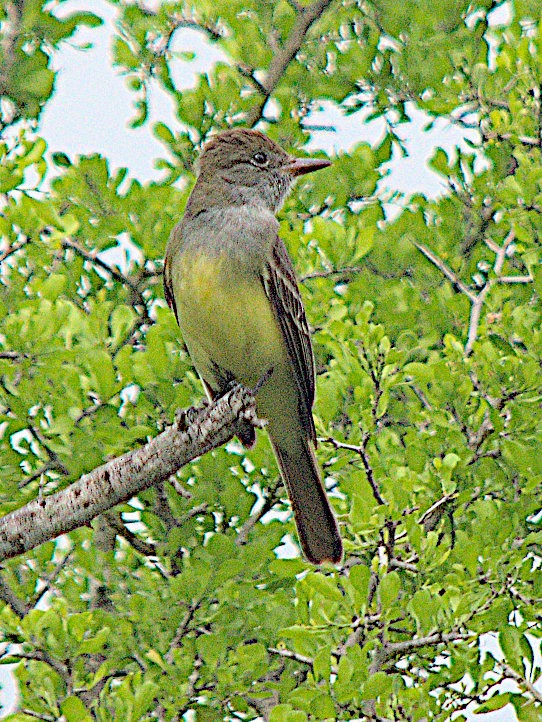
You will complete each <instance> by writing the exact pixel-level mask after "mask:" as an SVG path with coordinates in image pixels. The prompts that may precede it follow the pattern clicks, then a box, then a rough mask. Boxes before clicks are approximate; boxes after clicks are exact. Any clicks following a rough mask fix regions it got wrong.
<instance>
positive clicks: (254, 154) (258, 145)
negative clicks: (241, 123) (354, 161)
mask: <svg viewBox="0 0 542 722" xmlns="http://www.w3.org/2000/svg"><path fill="white" fill-rule="evenodd" d="M329 165H330V161H328V160H326V159H323V158H296V157H294V156H290V155H288V153H286V152H285V151H284V150H283V149H282V148H281V147H280V146H279V145H277V144H276V143H275V142H274V141H273V140H271V138H268V137H267V136H266V135H264V134H263V133H260V131H257V130H248V129H245V128H233V129H231V130H226V131H224V132H223V133H219V134H217V135H215V136H214V137H213V138H211V139H210V140H209V141H208V142H207V143H206V144H205V146H204V148H203V151H202V153H201V156H200V158H199V162H198V180H199V182H201V183H204V184H205V185H208V186H209V187H211V188H213V189H214V190H215V191H216V192H217V193H220V194H225V195H226V196H227V197H228V198H229V199H230V200H231V202H233V203H234V204H237V203H238V204H250V205H261V204H263V205H264V206H265V207H267V208H268V209H269V210H271V211H272V212H273V213H274V212H276V211H277V210H278V208H279V207H280V205H281V204H282V201H283V200H284V198H285V196H286V194H287V193H288V190H289V188H290V186H291V184H292V182H293V181H294V179H295V178H296V177H297V176H300V175H304V174H305V173H311V172H312V171H315V170H319V169H320V168H326V167H327V166H329Z"/></svg>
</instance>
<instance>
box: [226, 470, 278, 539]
mask: <svg viewBox="0 0 542 722" xmlns="http://www.w3.org/2000/svg"><path fill="white" fill-rule="evenodd" d="M281 488H282V479H281V477H280V476H278V477H277V478H276V479H275V481H274V483H272V484H270V485H269V493H268V495H267V496H266V497H265V499H264V503H263V505H262V507H261V509H259V510H258V511H257V512H255V513H254V514H252V515H251V516H249V518H248V519H247V520H246V522H245V523H244V524H243V526H242V527H241V528H240V529H239V534H238V535H237V539H236V540H235V543H236V544H237V546H242V545H243V544H246V543H247V540H248V535H249V533H250V532H251V531H252V529H253V528H254V527H255V526H256V524H257V523H258V522H259V521H260V519H261V518H262V517H263V516H265V515H266V514H267V512H268V511H269V510H270V509H272V508H273V506H274V505H275V503H276V501H277V500H278V495H277V491H278V490H279V489H281Z"/></svg>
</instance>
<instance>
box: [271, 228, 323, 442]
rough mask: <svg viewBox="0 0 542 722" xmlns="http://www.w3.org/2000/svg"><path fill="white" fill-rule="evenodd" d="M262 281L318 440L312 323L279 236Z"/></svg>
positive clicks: (310, 427)
mask: <svg viewBox="0 0 542 722" xmlns="http://www.w3.org/2000/svg"><path fill="white" fill-rule="evenodd" d="M262 282H263V286H264V289H265V293H266V294H267V297H268V298H269V300H270V302H271V306H272V308H273V313H274V314H275V317H276V319H277V321H278V323H279V326H280V329H281V331H282V335H283V337H284V340H285V342H286V346H287V348H288V355H289V357H290V361H291V363H292V367H293V370H294V373H295V378H296V382H297V386H298V389H299V398H300V411H301V414H302V418H303V421H304V424H305V429H306V430H307V432H308V435H309V437H310V439H311V440H312V441H313V442H315V441H316V431H315V429H314V421H313V418H312V405H313V403H314V385H315V378H314V377H315V371H314V356H313V353H312V344H311V337H310V331H309V325H308V323H307V317H306V316H305V309H304V308H303V301H302V300H301V295H300V293H299V288H298V286H297V280H296V276H295V271H294V268H293V266H292V262H291V260H290V257H289V256H288V251H287V250H286V247H285V245H284V243H283V242H282V241H281V239H280V238H279V237H278V236H277V238H276V241H275V243H274V244H273V247H272V249H271V254H270V256H269V259H268V262H267V264H266V266H265V269H264V272H263V275H262Z"/></svg>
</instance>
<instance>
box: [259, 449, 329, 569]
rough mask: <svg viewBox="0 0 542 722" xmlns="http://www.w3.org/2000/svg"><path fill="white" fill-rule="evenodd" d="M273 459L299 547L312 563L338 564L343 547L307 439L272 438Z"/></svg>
mask: <svg viewBox="0 0 542 722" xmlns="http://www.w3.org/2000/svg"><path fill="white" fill-rule="evenodd" d="M271 443H272V444H273V449H274V451H275V456H276V457H277V461H278V464H279V467H280V471H281V474H282V478H283V479H284V483H285V484H286V488H287V490H288V496H289V497H290V501H291V502H292V508H293V511H294V518H295V522H296V525H297V533H298V534H299V541H300V542H301V548H302V549H303V552H304V554H305V556H306V557H307V559H308V560H309V561H310V562H312V563H313V564H321V563H322V562H325V561H329V562H333V563H334V564H336V563H337V562H340V560H341V558H342V554H343V546H342V541H341V537H340V535H339V529H338V527H337V522H336V521H335V517H334V516H333V512H332V511H331V507H330V505H329V501H328V498H327V496H326V492H325V490H324V486H323V484H322V481H321V478H320V471H319V469H318V464H317V462H316V457H315V455H314V451H313V450H312V447H311V446H310V442H309V440H308V439H304V438H299V437H298V438H297V439H292V438H290V439H288V443H285V442H284V440H281V442H280V445H279V443H278V442H277V441H276V440H274V439H272V440H271Z"/></svg>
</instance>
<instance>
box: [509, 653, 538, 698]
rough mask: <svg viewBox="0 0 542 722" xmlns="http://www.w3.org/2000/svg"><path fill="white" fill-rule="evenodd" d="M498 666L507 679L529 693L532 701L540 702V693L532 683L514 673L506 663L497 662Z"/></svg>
mask: <svg viewBox="0 0 542 722" xmlns="http://www.w3.org/2000/svg"><path fill="white" fill-rule="evenodd" d="M499 664H500V666H501V667H502V669H503V671H504V673H505V674H506V676H507V677H510V678H511V679H513V680H514V681H515V682H517V683H518V684H519V686H520V687H523V688H524V689H525V690H526V691H527V692H529V694H530V695H531V696H532V697H533V699H536V701H537V702H542V692H539V691H538V690H537V688H536V687H535V686H534V684H533V683H532V682H530V681H529V680H528V679H527V678H526V677H524V676H523V675H522V674H520V673H519V672H516V670H515V669H514V668H513V667H511V666H510V665H509V664H507V663H506V662H499Z"/></svg>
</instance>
